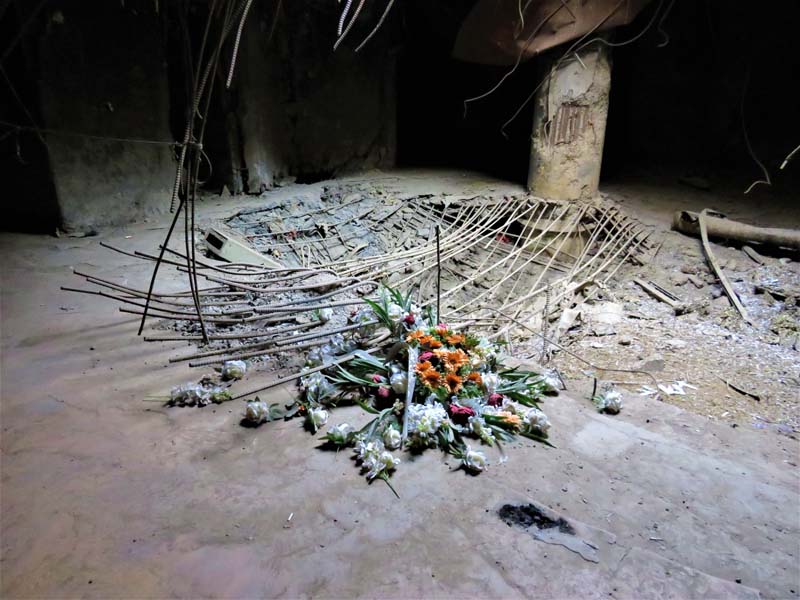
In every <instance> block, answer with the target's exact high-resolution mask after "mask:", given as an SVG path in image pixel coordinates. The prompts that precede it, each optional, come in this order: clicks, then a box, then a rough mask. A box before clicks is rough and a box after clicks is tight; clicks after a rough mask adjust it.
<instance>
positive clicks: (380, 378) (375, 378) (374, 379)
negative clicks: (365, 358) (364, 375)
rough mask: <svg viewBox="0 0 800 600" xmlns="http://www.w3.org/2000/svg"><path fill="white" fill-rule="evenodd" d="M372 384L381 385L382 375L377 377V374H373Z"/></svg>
mask: <svg viewBox="0 0 800 600" xmlns="http://www.w3.org/2000/svg"><path fill="white" fill-rule="evenodd" d="M372 382H373V383H381V382H383V375H378V374H377V373H375V374H374V375H373V376H372Z"/></svg>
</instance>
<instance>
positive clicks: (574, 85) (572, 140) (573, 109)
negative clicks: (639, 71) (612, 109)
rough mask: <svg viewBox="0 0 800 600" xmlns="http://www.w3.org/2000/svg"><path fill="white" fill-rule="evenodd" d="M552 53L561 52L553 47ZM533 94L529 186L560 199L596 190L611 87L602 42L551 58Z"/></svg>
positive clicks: (547, 195)
mask: <svg viewBox="0 0 800 600" xmlns="http://www.w3.org/2000/svg"><path fill="white" fill-rule="evenodd" d="M555 56H556V58H555V59H554V60H556V61H557V60H558V57H560V56H561V54H558V53H556V55H555ZM548 70H549V73H550V74H549V76H548V77H547V81H545V83H544V84H543V85H542V87H541V88H540V89H539V91H538V92H537V93H536V97H535V108H534V117H533V135H532V137H531V139H532V143H531V162H530V169H529V171H528V190H529V191H530V192H531V193H532V194H535V195H536V196H541V197H543V198H553V199H558V200H577V199H580V198H591V197H593V196H595V195H596V194H597V186H598V184H599V182H600V164H601V162H602V158H603V140H604V138H605V132H606V118H607V117H608V95H609V92H610V89H611V61H610V58H609V51H608V49H607V48H606V47H605V46H601V45H594V46H593V47H592V48H590V49H584V50H582V51H581V52H580V53H579V54H578V55H577V56H576V55H575V54H573V55H572V56H571V57H568V58H567V59H565V60H563V61H561V63H560V64H558V65H556V64H552V63H551V65H550V66H549V67H548Z"/></svg>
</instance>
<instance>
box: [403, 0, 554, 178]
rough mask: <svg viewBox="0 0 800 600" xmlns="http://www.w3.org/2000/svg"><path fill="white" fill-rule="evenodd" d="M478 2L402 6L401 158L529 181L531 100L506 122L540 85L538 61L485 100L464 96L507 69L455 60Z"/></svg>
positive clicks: (416, 0) (419, 0)
mask: <svg viewBox="0 0 800 600" xmlns="http://www.w3.org/2000/svg"><path fill="white" fill-rule="evenodd" d="M473 4H474V1H473V0H458V1H452V2H427V1H425V0H411V1H410V2H408V3H406V4H404V8H405V15H404V16H405V27H406V32H405V38H406V43H405V45H404V47H403V51H402V54H401V57H400V76H399V96H398V98H399V118H398V119H399V120H398V163H399V164H401V165H404V166H421V167H449V168H464V169H471V170H477V171H483V172H486V173H489V174H492V175H495V176H499V177H504V178H507V179H511V180H516V181H519V182H520V183H523V182H525V180H526V177H527V171H528V157H529V153H530V135H531V123H532V114H533V113H532V110H533V109H532V105H531V104H529V105H528V106H527V107H526V108H524V109H523V110H522V112H521V113H520V115H519V117H518V118H517V119H515V120H514V121H513V122H512V123H511V124H509V125H508V126H506V128H505V135H504V134H503V132H501V129H502V128H503V124H504V123H505V122H506V121H507V120H508V119H509V118H510V117H511V116H512V115H513V114H514V112H515V111H516V110H517V108H519V106H520V105H521V104H522V103H523V102H524V100H525V98H526V97H527V96H528V95H529V93H530V91H531V90H532V89H533V87H535V85H536V82H537V77H539V72H538V68H537V65H536V63H535V61H531V62H528V63H526V64H523V65H521V66H520V67H519V68H518V69H517V71H516V72H515V73H514V74H513V75H512V76H511V77H509V78H508V79H507V80H506V81H505V83H504V84H503V85H502V86H501V87H500V88H499V89H497V90H496V91H495V92H493V93H492V94H491V95H489V96H487V97H486V98H485V99H482V100H479V101H477V102H473V103H470V104H469V105H468V109H467V111H466V114H465V110H464V100H465V99H467V98H472V97H475V96H478V95H481V94H483V93H484V92H486V91H487V90H489V89H491V88H492V87H493V86H494V85H495V84H496V83H497V82H498V81H499V80H500V79H501V78H502V77H503V76H504V75H505V74H506V73H507V72H508V70H509V68H508V67H487V66H483V65H476V64H469V63H465V62H461V61H457V60H454V59H453V58H451V53H452V49H453V43H454V42H455V38H456V35H457V33H458V28H459V26H460V24H461V21H462V20H463V18H464V17H465V16H466V14H467V12H468V11H469V9H470V8H471V7H472V5H473Z"/></svg>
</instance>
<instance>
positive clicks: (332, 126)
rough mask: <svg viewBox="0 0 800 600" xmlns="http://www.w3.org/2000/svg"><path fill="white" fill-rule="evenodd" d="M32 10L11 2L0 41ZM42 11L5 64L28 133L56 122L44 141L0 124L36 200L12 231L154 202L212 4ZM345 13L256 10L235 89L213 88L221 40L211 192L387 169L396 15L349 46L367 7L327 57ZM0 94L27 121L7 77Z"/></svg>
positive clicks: (103, 217) (90, 220)
mask: <svg viewBox="0 0 800 600" xmlns="http://www.w3.org/2000/svg"><path fill="white" fill-rule="evenodd" d="M6 5H7V3H5V2H0V7H2V6H6ZM31 5H38V3H27V2H24V1H23V0H13V1H12V8H11V9H9V10H8V11H6V12H7V15H6V16H5V17H3V18H2V20H1V27H2V31H4V32H5V31H8V35H7V36H5V37H4V39H11V38H13V37H14V36H15V35H16V34H17V32H19V31H20V26H21V25H22V24H23V23H25V22H27V18H26V14H27V13H26V10H29V9H30V7H31ZM43 6H44V8H43V9H42V10H41V11H40V13H39V14H38V15H37V16H36V18H35V19H32V20H31V22H30V23H31V26H30V27H27V28H26V29H25V31H24V36H22V38H21V39H22V41H23V43H21V44H20V50H19V51H17V52H15V53H14V54H13V56H12V57H11V60H9V62H8V63H7V64H8V65H9V66H8V71H9V73H10V75H11V76H12V77H14V78H15V79H17V81H16V82H15V86H16V87H18V88H19V89H20V90H21V91H20V93H21V94H22V95H23V96H24V98H23V100H22V104H24V105H25V106H26V107H27V108H28V109H29V110H30V111H31V112H32V113H33V115H34V120H35V124H36V126H37V127H39V128H44V129H48V130H51V131H49V132H48V133H43V134H42V137H43V138H44V144H43V143H42V142H41V141H40V140H39V138H38V134H35V133H32V132H22V133H20V135H17V134H16V133H15V132H14V131H13V129H8V128H7V127H6V126H3V127H0V138H2V139H0V144H2V145H0V152H2V159H3V161H4V166H5V167H6V169H5V170H6V171H9V172H10V171H14V172H15V179H14V186H15V189H19V190H26V191H28V192H29V194H28V195H29V196H31V195H33V196H34V197H35V198H36V203H35V204H34V203H33V202H32V201H30V200H28V199H27V198H26V200H27V202H26V203H25V206H24V207H23V208H20V209H19V210H17V214H19V215H20V218H19V219H16V221H17V223H12V224H11V225H10V227H12V228H14V229H24V228H27V225H28V224H33V225H34V228H38V229H41V230H47V231H52V230H53V228H54V227H55V226H57V225H60V226H61V227H62V228H64V229H67V230H75V231H91V230H94V229H97V228H101V227H105V226H110V225H117V224H122V223H127V222H130V221H134V220H140V219H142V218H144V217H146V216H148V215H150V214H154V213H158V212H163V211H165V210H166V209H167V207H168V206H169V203H170V194H171V189H172V183H173V177H174V170H175V160H174V148H173V147H172V145H171V142H172V141H173V140H178V139H181V138H182V136H183V129H184V124H185V122H186V118H187V107H188V106H189V102H188V98H189V95H190V87H191V73H192V71H193V69H194V66H193V65H194V58H193V57H194V56H195V55H196V53H197V51H198V47H199V45H200V38H201V37H202V32H203V29H204V26H205V20H206V15H207V10H208V7H207V5H205V4H204V3H202V2H195V1H191V0H174V1H171V2H161V3H154V2H153V1H152V0H126V1H125V2H108V1H105V0H48V1H47V2H45V3H44V5H43ZM277 8H279V10H276V9H277ZM340 10H341V6H339V5H338V4H336V3H332V2H329V1H327V0H324V1H323V0H313V1H308V2H297V3H292V2H286V1H285V0H284V1H282V2H278V1H277V0H263V1H259V2H255V3H254V4H253V8H252V12H251V15H250V19H249V20H248V23H247V27H246V29H245V31H244V38H243V40H242V44H241V47H240V54H239V59H238V62H237V69H236V73H235V78H234V84H233V86H232V87H231V89H230V90H226V89H224V88H225V85H224V84H225V79H226V76H227V70H228V66H229V65H230V60H231V57H232V55H233V39H232V37H233V36H231V39H230V40H229V41H228V42H227V43H226V45H225V46H224V47H223V49H222V57H223V58H222V60H221V63H220V64H221V70H220V72H219V73H218V74H217V75H216V76H215V77H214V81H213V85H214V86H215V88H214V94H213V99H212V103H211V107H210V109H209V111H208V114H207V115H204V117H205V119H206V123H207V127H206V138H205V140H204V151H205V154H206V156H207V157H208V159H209V160H208V161H205V162H204V163H203V167H202V169H201V171H202V172H201V179H204V180H205V181H206V184H205V185H206V187H207V188H208V189H212V190H222V189H224V188H227V189H228V190H230V191H233V192H235V193H239V192H242V191H247V192H251V193H258V192H261V191H263V190H265V189H268V188H270V187H271V186H273V185H274V184H275V182H276V180H278V179H280V178H282V177H283V176H286V175H292V176H296V177H298V178H300V179H301V180H312V179H320V178H325V177H330V176H332V175H335V174H337V173H341V172H345V171H349V170H356V169H364V168H370V167H375V166H391V165H392V164H393V163H394V151H395V125H396V118H395V113H396V105H395V101H396V90H395V76H396V73H395V56H394V55H393V54H392V52H390V46H391V40H392V39H393V32H394V33H395V34H396V30H397V22H396V21H394V20H393V19H390V20H389V21H388V22H387V24H386V27H385V29H384V30H382V35H378V36H376V37H375V38H374V40H372V42H370V44H369V45H367V46H366V47H365V49H364V51H363V52H362V53H360V54H355V53H354V52H353V47H354V46H356V45H357V44H358V43H359V42H360V41H361V40H362V39H363V38H364V36H365V35H366V34H367V33H368V32H369V31H370V29H371V28H372V27H373V26H374V24H375V23H376V22H377V20H378V18H379V17H380V11H381V10H382V7H379V6H377V5H376V3H368V4H367V7H366V8H365V10H364V11H363V12H362V14H361V16H360V19H359V23H358V25H357V26H356V27H355V28H354V29H353V31H352V32H351V36H350V39H349V40H348V41H347V43H345V44H344V45H343V46H342V47H341V48H339V49H338V51H336V52H335V53H334V52H333V44H334V42H335V40H336V23H337V21H338V17H339V11H340ZM18 13H19V14H18ZM9 15H10V17H9ZM2 16H3V15H0V17H2ZM384 32H385V33H386V34H387V35H383V33H384ZM3 46H4V45H3V44H2V43H0V51H2V49H3ZM23 47H24V49H25V50H26V51H25V52H24V53H23V52H22V48H23ZM12 63H13V64H12ZM0 89H3V94H2V95H0V119H2V120H6V121H8V122H12V123H28V121H30V119H28V117H27V115H25V114H24V111H22V110H21V108H20V107H19V106H17V104H20V103H19V102H17V103H16V104H15V100H14V98H13V96H12V95H10V93H9V89H10V88H8V86H7V85H5V84H4V82H3V81H0ZM9 131H11V134H8V132H9ZM7 134H8V135H7ZM3 136H5V137H3ZM99 138H125V139H127V140H128V141H120V140H119V139H117V140H112V139H99ZM18 139H19V140H21V142H20V143H19V144H18V143H17V140H18ZM134 139H136V140H151V141H161V142H164V143H161V144H155V143H153V144H148V143H139V142H136V141H133V140H134ZM18 148H21V150H22V151H18ZM23 162H25V163H27V164H23ZM208 163H210V166H211V167H212V168H211V169H209V168H208V166H209V165H208ZM22 167H24V168H22ZM23 172H24V173H23ZM17 173H19V174H20V176H19V177H16V174H17ZM26 180H27V181H26ZM30 180H35V181H33V182H31V181H30ZM37 185H38V186H39V188H41V189H37ZM33 192H36V193H35V194H33ZM34 206H35V207H36V208H35V209H34V208H32V207H34ZM15 209H16V207H15ZM22 221H24V222H25V224H26V225H25V226H23V225H22V224H21V222H22ZM6 222H7V220H6V219H4V223H6Z"/></svg>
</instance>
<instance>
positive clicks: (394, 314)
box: [386, 302, 405, 321]
mask: <svg viewBox="0 0 800 600" xmlns="http://www.w3.org/2000/svg"><path fill="white" fill-rule="evenodd" d="M386 312H387V314H388V315H389V318H390V319H391V320H392V321H398V320H400V317H402V316H403V313H404V312H405V311H404V310H403V307H402V306H400V305H399V304H395V303H394V302H392V303H391V304H389V307H388V308H387V310H386Z"/></svg>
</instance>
